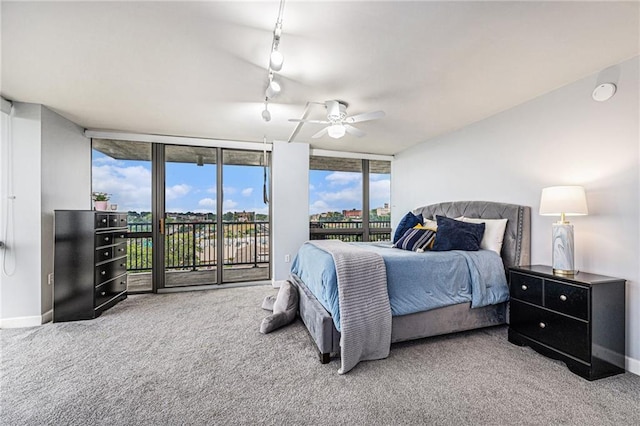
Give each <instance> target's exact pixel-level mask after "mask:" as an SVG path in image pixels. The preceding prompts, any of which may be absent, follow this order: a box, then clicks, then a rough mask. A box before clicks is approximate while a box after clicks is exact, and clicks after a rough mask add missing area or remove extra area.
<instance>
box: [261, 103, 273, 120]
mask: <svg viewBox="0 0 640 426" xmlns="http://www.w3.org/2000/svg"><path fill="white" fill-rule="evenodd" d="M268 107H269V99H265V100H264V110H263V111H262V119H263V120H264V121H271V113H270V112H269V108H268Z"/></svg>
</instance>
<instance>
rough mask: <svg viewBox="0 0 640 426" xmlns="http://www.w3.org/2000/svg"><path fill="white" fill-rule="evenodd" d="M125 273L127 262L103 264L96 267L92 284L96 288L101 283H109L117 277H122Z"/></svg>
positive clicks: (121, 260)
mask: <svg viewBox="0 0 640 426" xmlns="http://www.w3.org/2000/svg"><path fill="white" fill-rule="evenodd" d="M126 272H127V260H126V259H125V258H123V259H116V260H114V261H112V262H108V263H103V264H100V265H98V266H96V269H95V276H94V283H95V285H96V286H98V285H100V284H102V283H103V282H106V281H109V280H111V279H112V278H115V277H117V276H119V275H123V274H125V273H126Z"/></svg>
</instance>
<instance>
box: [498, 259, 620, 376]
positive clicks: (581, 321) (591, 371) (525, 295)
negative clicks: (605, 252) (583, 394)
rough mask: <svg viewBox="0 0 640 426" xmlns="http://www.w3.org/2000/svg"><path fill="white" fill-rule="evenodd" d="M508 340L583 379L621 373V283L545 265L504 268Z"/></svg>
mask: <svg viewBox="0 0 640 426" xmlns="http://www.w3.org/2000/svg"><path fill="white" fill-rule="evenodd" d="M509 288H510V292H511V302H510V321H509V341H510V342H511V343H514V344H516V345H528V346H530V347H531V348H533V349H535V350H536V351H538V352H540V353H541V354H543V355H546V356H549V357H551V358H554V359H559V360H561V361H564V362H565V364H566V365H567V367H568V368H569V369H570V370H571V371H573V372H574V373H576V374H578V375H579V376H582V377H584V378H585V379H587V380H595V379H600V378H603V377H607V376H611V375H614V374H619V373H624V371H625V370H624V366H625V281H624V280H622V279H619V278H612V277H605V276H602V275H595V274H589V273H585V272H578V273H577V274H575V275H574V276H571V277H564V276H558V275H554V274H553V271H552V268H551V267H549V266H542V265H535V266H522V267H517V268H510V269H509Z"/></svg>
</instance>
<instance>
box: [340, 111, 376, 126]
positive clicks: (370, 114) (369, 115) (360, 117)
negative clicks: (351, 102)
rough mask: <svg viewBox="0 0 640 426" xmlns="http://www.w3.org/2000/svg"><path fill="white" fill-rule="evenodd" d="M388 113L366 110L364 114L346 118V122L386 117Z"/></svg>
mask: <svg viewBox="0 0 640 426" xmlns="http://www.w3.org/2000/svg"><path fill="white" fill-rule="evenodd" d="M385 115H386V114H385V113H384V111H373V112H365V113H362V114H356V115H353V116H351V117H347V118H345V119H344V122H345V123H359V122H361V121H369V120H377V119H378V118H382V117H384V116H385Z"/></svg>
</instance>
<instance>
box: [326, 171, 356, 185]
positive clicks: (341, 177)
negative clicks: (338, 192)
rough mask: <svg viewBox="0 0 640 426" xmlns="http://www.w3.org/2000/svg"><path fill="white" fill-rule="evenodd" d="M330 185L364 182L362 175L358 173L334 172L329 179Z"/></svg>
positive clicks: (327, 178)
mask: <svg viewBox="0 0 640 426" xmlns="http://www.w3.org/2000/svg"><path fill="white" fill-rule="evenodd" d="M325 179H326V180H327V181H329V184H330V185H348V184H351V183H355V182H362V173H356V172H333V173H331V174H329V175H327V177H325Z"/></svg>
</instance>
